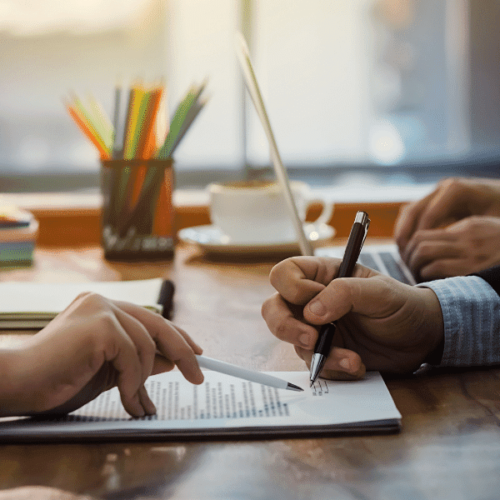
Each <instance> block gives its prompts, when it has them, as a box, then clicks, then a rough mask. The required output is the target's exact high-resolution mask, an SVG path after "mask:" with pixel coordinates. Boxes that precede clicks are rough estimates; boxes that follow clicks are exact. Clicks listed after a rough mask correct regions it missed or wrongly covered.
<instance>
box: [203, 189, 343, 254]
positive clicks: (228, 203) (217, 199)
mask: <svg viewBox="0 0 500 500" xmlns="http://www.w3.org/2000/svg"><path fill="white" fill-rule="evenodd" d="M290 188H291V191H292V195H293V197H294V200H295V204H296V206H297V212H298V214H299V218H300V219H301V220H302V221H304V220H305V217H306V212H307V208H308V207H309V206H310V205H311V204H312V203H318V202H319V203H321V204H322V205H323V210H322V212H321V215H320V216H319V217H318V218H317V219H316V220H315V221H314V224H315V225H318V226H319V225H321V224H325V223H328V221H329V220H330V218H331V216H332V213H333V204H332V203H325V202H324V201H323V200H320V199H317V198H313V197H312V196H311V189H310V187H309V185H308V184H306V183H305V182H300V181H291V183H290ZM208 192H209V194H210V218H211V220H212V224H213V225H215V226H216V227H218V228H219V229H220V230H221V231H222V232H223V233H224V235H225V237H227V239H228V241H229V242H231V243H237V244H245V243H247V244H248V243H250V244H252V243H264V244H265V243H282V242H293V241H297V235H296V233H295V228H294V225H293V222H292V217H291V215H290V211H289V209H288V207H287V204H286V201H285V197H284V194H283V191H282V188H281V187H280V185H279V184H278V183H276V182H272V181H238V182H229V183H218V182H215V183H212V184H210V185H209V186H208Z"/></svg>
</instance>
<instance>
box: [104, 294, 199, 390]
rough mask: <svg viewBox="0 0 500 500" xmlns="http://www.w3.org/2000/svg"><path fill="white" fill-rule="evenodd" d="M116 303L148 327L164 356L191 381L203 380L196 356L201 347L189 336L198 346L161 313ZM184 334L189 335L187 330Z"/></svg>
mask: <svg viewBox="0 0 500 500" xmlns="http://www.w3.org/2000/svg"><path fill="white" fill-rule="evenodd" d="M114 303H115V304H117V305H119V306H120V307H121V308H122V309H123V310H125V311H126V312H128V313H129V314H132V315H133V316H134V317H136V318H137V319H138V320H139V321H140V322H141V323H142V324H143V325H144V326H145V327H146V328H147V330H148V332H149V334H150V335H151V337H152V338H153V340H154V341H155V342H156V346H157V347H158V349H159V350H160V352H161V353H162V354H163V356H165V357H166V358H167V359H170V360H171V361H173V362H174V363H175V364H176V365H177V366H178V368H179V370H180V371H181V372H182V374H183V375H184V377H185V378H186V379H187V380H188V381H189V382H191V383H193V384H201V383H202V382H203V379H204V377H203V373H202V371H201V369H200V367H199V365H198V361H197V360H196V356H195V349H196V350H197V351H200V352H201V348H200V347H199V346H198V345H197V344H196V343H194V341H192V339H191V338H189V339H190V342H191V343H192V345H194V346H196V347H195V348H193V347H191V345H190V343H189V342H188V341H187V340H186V339H185V338H184V335H183V334H182V333H181V331H180V330H179V329H178V328H177V327H176V326H175V325H174V324H173V323H171V322H170V321H167V320H165V319H164V318H162V317H161V316H160V315H159V314H155V313H152V312H151V311H148V310H147V309H144V308H143V307H138V306H134V305H133V304H129V303H127V302H119V301H114ZM184 334H185V335H187V334H186V333H185V332H184ZM188 337H189V336H188Z"/></svg>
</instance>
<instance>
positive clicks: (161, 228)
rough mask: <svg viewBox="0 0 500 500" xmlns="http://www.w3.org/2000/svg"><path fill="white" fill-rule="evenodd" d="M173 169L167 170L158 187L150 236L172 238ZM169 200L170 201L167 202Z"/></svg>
mask: <svg viewBox="0 0 500 500" xmlns="http://www.w3.org/2000/svg"><path fill="white" fill-rule="evenodd" d="M172 185H173V169H172V168H168V169H167V170H165V174H164V176H163V179H162V183H161V185H160V192H159V194H158V201H157V203H156V211H155V216H154V220H153V231H152V234H153V235H155V236H162V237H167V238H168V237H173V236H174V208H173V203H172ZM169 200H170V201H169Z"/></svg>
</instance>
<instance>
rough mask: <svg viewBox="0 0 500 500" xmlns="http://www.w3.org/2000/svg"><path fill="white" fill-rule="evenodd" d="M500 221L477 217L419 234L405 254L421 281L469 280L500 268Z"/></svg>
mask: <svg viewBox="0 0 500 500" xmlns="http://www.w3.org/2000/svg"><path fill="white" fill-rule="evenodd" d="M499 242H500V218H499V217H480V216H473V217H467V218H466V219H462V220H460V221H458V222H455V223H454V224H451V225H449V226H448V227H446V228H444V229H427V230H419V231H417V232H416V233H415V234H414V235H413V237H412V238H411V240H410V241H409V243H408V245H407V247H406V249H405V250H404V252H403V253H402V258H403V260H404V261H405V262H406V263H407V264H408V267H409V268H410V270H411V272H412V273H413V275H414V276H415V277H416V278H417V279H419V280H421V281H425V280H432V279H438V278H446V277H449V276H465V275H467V274H471V273H475V272H477V271H480V270H482V269H487V268H489V267H493V266H495V265H498V264H500V246H499Z"/></svg>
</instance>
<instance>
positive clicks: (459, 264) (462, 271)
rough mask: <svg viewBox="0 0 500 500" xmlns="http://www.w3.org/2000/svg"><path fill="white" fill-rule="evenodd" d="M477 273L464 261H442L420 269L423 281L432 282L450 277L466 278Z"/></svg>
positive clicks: (436, 261)
mask: <svg viewBox="0 0 500 500" xmlns="http://www.w3.org/2000/svg"><path fill="white" fill-rule="evenodd" d="M475 271H477V269H473V268H471V267H470V266H468V265H467V262H466V261H465V260H464V259H440V260H435V261H433V262H430V263H429V264H427V265H425V266H423V267H422V269H420V278H421V280H422V281H431V280H436V279H442V278H449V277H450V276H465V275H467V274H470V273H472V272H475Z"/></svg>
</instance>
